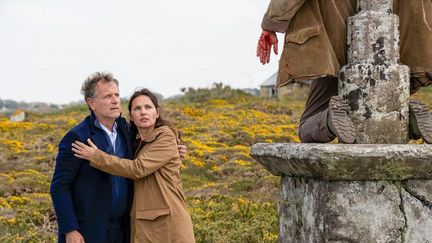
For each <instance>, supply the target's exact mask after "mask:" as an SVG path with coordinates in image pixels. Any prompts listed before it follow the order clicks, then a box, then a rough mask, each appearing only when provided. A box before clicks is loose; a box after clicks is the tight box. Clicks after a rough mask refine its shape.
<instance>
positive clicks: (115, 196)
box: [95, 119, 129, 222]
mask: <svg viewBox="0 0 432 243" xmlns="http://www.w3.org/2000/svg"><path fill="white" fill-rule="evenodd" d="M95 126H96V127H98V128H101V129H102V130H104V131H105V134H106V135H107V138H108V139H109V141H110V144H111V146H110V148H109V151H106V152H107V153H108V154H111V155H116V156H117V157H119V158H123V157H124V156H125V155H126V146H125V144H126V143H125V141H124V138H123V137H122V136H120V134H119V133H118V132H117V123H114V126H113V131H112V132H111V131H110V130H109V129H108V128H106V127H105V126H103V125H102V124H101V123H100V122H99V121H98V120H97V119H96V121H95ZM111 190H112V202H111V215H110V221H111V222H113V221H118V220H121V219H122V218H123V217H124V216H125V215H126V214H127V203H128V193H129V192H128V188H127V183H126V179H125V178H124V177H121V176H114V175H111Z"/></svg>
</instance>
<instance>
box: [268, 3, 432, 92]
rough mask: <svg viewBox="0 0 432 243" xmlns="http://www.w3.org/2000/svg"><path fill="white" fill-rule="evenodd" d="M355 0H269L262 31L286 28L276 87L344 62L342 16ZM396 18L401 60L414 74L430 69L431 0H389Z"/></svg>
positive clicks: (330, 72) (334, 70)
mask: <svg viewBox="0 0 432 243" xmlns="http://www.w3.org/2000/svg"><path fill="white" fill-rule="evenodd" d="M356 5H357V0H271V2H270V5H269V7H268V9H267V12H266V14H265V15H264V18H263V21H262V24H261V26H262V28H263V29H264V30H269V31H275V32H282V33H284V32H285V33H286V35H285V41H284V49H283V52H282V56H281V59H280V62H279V73H278V80H277V84H276V86H277V87H281V86H284V85H286V84H290V83H293V82H301V81H304V80H308V79H314V78H318V77H323V76H337V75H338V73H339V69H340V68H341V67H342V66H344V65H345V64H346V62H347V60H346V58H347V57H346V53H347V24H346V20H347V18H348V17H349V16H351V15H353V14H354V13H355V10H356ZM393 8H394V12H395V13H396V14H398V15H399V17H400V31H401V33H400V34H401V35H400V40H401V62H402V63H403V64H406V65H408V66H409V67H410V68H411V73H412V74H413V75H414V76H418V75H420V76H421V75H423V74H424V73H426V72H431V71H432V48H431V43H432V0H394V1H393Z"/></svg>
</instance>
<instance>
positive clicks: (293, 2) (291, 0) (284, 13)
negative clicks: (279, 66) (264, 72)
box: [256, 0, 305, 64]
mask: <svg viewBox="0 0 432 243" xmlns="http://www.w3.org/2000/svg"><path fill="white" fill-rule="evenodd" d="M304 2H305V0H271V1H270V4H269V6H268V8H267V12H266V13H265V14H264V17H263V20H262V22H261V28H262V29H263V31H262V33H261V36H260V38H259V40H258V45H257V50H256V56H257V57H259V59H260V62H261V63H262V64H266V63H269V62H270V55H271V49H272V47H273V52H274V53H275V54H276V55H277V54H278V39H277V36H276V32H280V33H285V32H286V30H287V29H288V26H289V24H290V22H291V19H292V18H293V17H294V15H295V14H296V13H297V11H298V10H299V9H300V7H301V6H302V5H303V3H304Z"/></svg>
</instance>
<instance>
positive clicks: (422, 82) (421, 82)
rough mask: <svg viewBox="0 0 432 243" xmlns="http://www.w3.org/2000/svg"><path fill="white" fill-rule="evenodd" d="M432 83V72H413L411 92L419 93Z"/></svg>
mask: <svg viewBox="0 0 432 243" xmlns="http://www.w3.org/2000/svg"><path fill="white" fill-rule="evenodd" d="M431 84H432V72H427V73H413V74H411V78H410V94H411V95H413V94H415V93H417V91H419V90H420V89H421V88H422V87H427V86H429V85H431Z"/></svg>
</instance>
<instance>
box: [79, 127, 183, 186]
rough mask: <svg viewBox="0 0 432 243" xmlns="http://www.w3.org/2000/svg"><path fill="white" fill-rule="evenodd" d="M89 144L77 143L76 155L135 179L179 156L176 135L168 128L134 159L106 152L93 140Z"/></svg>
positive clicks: (113, 173)
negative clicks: (122, 157) (98, 147)
mask: <svg viewBox="0 0 432 243" xmlns="http://www.w3.org/2000/svg"><path fill="white" fill-rule="evenodd" d="M89 144H90V146H87V145H85V144H82V143H81V144H79V143H75V145H74V148H73V151H74V152H75V154H76V156H77V157H80V156H81V157H80V158H84V159H88V160H90V166H92V167H95V168H97V169H99V170H102V171H105V172H107V173H109V174H112V175H118V176H123V177H127V178H130V179H133V180H137V179H140V178H143V177H146V176H148V175H150V174H152V173H154V172H155V171H157V170H158V169H160V168H161V167H162V166H164V165H165V164H166V163H168V162H169V161H170V160H171V159H173V158H176V157H178V156H179V152H178V148H177V142H176V137H175V135H174V133H173V132H172V131H171V130H169V129H168V128H167V129H165V130H163V131H162V132H161V133H160V134H159V135H158V136H157V137H156V139H155V140H154V141H152V142H151V143H150V144H149V145H148V146H147V147H146V148H145V149H142V150H141V151H140V152H139V154H138V156H137V158H135V159H134V160H129V159H121V158H119V157H117V156H114V155H109V154H106V153H105V152H103V151H101V150H99V149H97V147H96V146H95V145H94V144H93V143H92V142H91V141H89Z"/></svg>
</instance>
